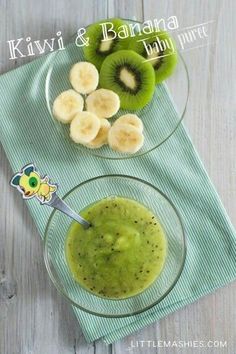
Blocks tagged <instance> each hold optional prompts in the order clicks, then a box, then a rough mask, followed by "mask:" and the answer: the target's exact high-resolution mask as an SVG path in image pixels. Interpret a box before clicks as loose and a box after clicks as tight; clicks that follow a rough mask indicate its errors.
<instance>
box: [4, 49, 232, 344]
mask: <svg viewBox="0 0 236 354" xmlns="http://www.w3.org/2000/svg"><path fill="white" fill-rule="evenodd" d="M49 60H50V55H49V56H46V57H42V58H40V59H38V60H36V61H34V62H32V63H30V64H27V65H25V66H23V67H20V68H18V69H16V70H14V71H11V72H9V73H7V74H4V75H2V76H1V77H0V92H1V95H0V140H1V142H2V145H3V147H4V149H5V151H6V154H7V156H8V159H9V161H10V164H11V166H12V168H13V170H14V171H17V170H18V169H20V168H21V167H22V166H23V165H25V164H26V163H28V162H31V161H33V162H35V163H36V165H37V167H38V169H39V170H40V171H42V173H47V174H48V175H49V176H53V180H54V181H57V182H59V184H60V186H61V188H60V189H59V194H60V195H63V194H64V193H66V192H67V191H69V190H70V189H71V188H72V187H74V186H75V185H77V184H78V183H80V182H82V181H84V180H87V179H89V178H91V177H95V176H98V175H103V174H107V173H109V174H112V173H114V174H116V173H119V174H128V175H133V176H136V177H140V178H142V179H144V180H146V181H148V182H150V183H152V184H154V185H155V186H156V187H158V188H159V189H160V190H162V191H163V192H164V193H165V194H166V195H167V196H168V197H169V198H170V199H171V200H172V201H173V203H174V204H175V206H176V207H177V209H178V210H179V212H180V214H181V216H182V220H183V223H184V227H185V231H186V238H187V258H186V263H185V267H184V270H183V272H182V275H181V277H180V279H179V281H178V282H177V284H176V286H175V287H174V289H173V290H172V291H171V292H170V293H169V295H168V296H167V297H166V298H165V299H164V300H163V301H161V303H159V304H158V305H156V306H155V307H153V308H152V309H150V310H148V311H146V312H145V313H142V314H139V315H136V316H133V317H127V318H121V319H106V318H100V317H97V316H93V315H90V314H87V313H85V312H83V311H81V310H78V309H76V308H74V311H75V314H76V317H77V318H78V321H79V323H80V325H81V327H82V330H83V333H84V335H85V337H86V339H87V340H88V341H93V340H95V339H98V338H102V339H103V340H104V341H105V342H106V343H111V342H114V341H116V340H118V339H120V338H122V337H124V336H126V335H128V334H130V333H132V332H134V331H136V330H138V329H140V328H142V327H144V326H147V325H149V324H150V323H152V322H154V321H157V320H159V319H160V318H162V317H164V316H166V315H168V314H169V313H171V312H173V311H176V310H178V309H179V308H181V307H183V306H185V305H187V304H189V303H191V302H193V301H195V300H196V299H198V298H199V297H200V296H203V295H205V294H207V293H209V292H211V291H213V290H215V289H216V288H218V287H221V286H223V285H225V284H227V283H228V282H230V281H233V280H234V279H235V278H236V234H235V231H234V229H233V226H232V224H231V223H230V220H229V218H228V216H227V214H226V212H225V210H224V207H223V205H222V204H221V201H220V199H219V197H218V195H217V193H216V191H215V189H214V187H213V185H212V183H211V181H210V180H209V177H208V176H207V173H206V171H205V170H204V168H203V166H202V163H201V161H200V159H199V157H198V155H197V152H196V151H195V149H194V147H193V145H192V143H191V141H190V138H189V136H188V134H187V133H186V131H185V129H184V127H183V125H180V127H179V128H178V130H177V131H176V132H175V134H173V135H172V137H171V138H170V139H169V140H168V141H167V142H165V143H164V144H163V145H161V146H160V147H159V148H158V149H156V150H154V151H153V152H151V153H149V154H147V155H145V156H142V157H138V158H134V159H129V160H119V161H117V160H115V161H114V160H105V159H101V158H96V157H92V156H90V155H88V154H86V153H84V152H83V153H82V152H80V151H79V150H77V149H74V148H73V147H72V146H71V145H70V144H69V143H68V142H67V141H65V140H64V139H62V137H61V135H60V134H59V132H58V131H57V130H56V128H55V126H54V123H53V121H52V119H51V117H50V115H49V113H48V111H47V107H46V101H45V94H44V84H45V77H46V73H47V69H48V64H49ZM161 90H162V92H161V94H162V99H163V102H164V103H165V104H166V105H167V106H168V107H169V111H170V113H171V114H173V119H174V118H176V112H175V109H174V107H173V106H171V105H172V103H171V99H170V98H169V96H168V94H167V93H166V92H165V89H164V87H163V88H162V89H161ZM170 107H172V108H171V109H170ZM154 114H155V107H154ZM68 177H69V178H68ZM12 192H13V191H12ZM27 203H28V206H29V209H30V212H31V214H32V217H33V218H34V221H35V223H36V225H37V228H38V230H39V232H40V234H41V236H42V237H43V235H44V230H45V226H46V223H47V221H48V218H49V215H50V213H51V211H52V210H51V209H50V208H47V207H42V206H40V205H39V203H38V202H37V201H36V200H31V201H29V202H27Z"/></svg>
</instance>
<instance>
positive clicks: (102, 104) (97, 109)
mask: <svg viewBox="0 0 236 354" xmlns="http://www.w3.org/2000/svg"><path fill="white" fill-rule="evenodd" d="M86 108H87V110H88V111H89V112H93V113H95V114H96V115H97V116H98V117H99V118H110V117H112V116H114V114H116V113H117V112H118V110H119V108H120V98H119V96H118V95H117V94H116V93H115V92H113V91H111V90H106V89H99V90H96V91H94V92H92V93H91V94H90V95H89V96H88V97H87V99H86Z"/></svg>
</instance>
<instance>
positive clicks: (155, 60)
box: [147, 51, 160, 66]
mask: <svg viewBox="0 0 236 354" xmlns="http://www.w3.org/2000/svg"><path fill="white" fill-rule="evenodd" d="M147 60H150V63H151V64H152V65H153V66H155V65H156V64H157V63H158V62H159V60H160V57H159V56H158V54H157V53H156V52H154V51H153V52H152V53H151V54H149V55H148V56H147Z"/></svg>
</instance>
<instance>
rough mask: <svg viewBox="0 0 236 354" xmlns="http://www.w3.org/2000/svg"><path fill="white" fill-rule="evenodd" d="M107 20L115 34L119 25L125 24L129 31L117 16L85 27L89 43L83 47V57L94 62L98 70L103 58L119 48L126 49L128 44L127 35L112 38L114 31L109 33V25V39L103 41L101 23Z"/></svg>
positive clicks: (108, 27)
mask: <svg viewBox="0 0 236 354" xmlns="http://www.w3.org/2000/svg"><path fill="white" fill-rule="evenodd" d="M107 22H111V23H112V25H113V27H112V30H113V31H115V32H116V34H118V33H119V28H120V27H121V26H126V29H127V31H129V30H128V26H127V24H126V23H125V22H124V21H122V20H121V19H119V18H112V19H107V20H103V21H100V22H97V23H94V24H92V25H90V26H89V27H88V28H87V30H86V38H87V39H89V45H88V46H84V47H83V50H84V56H85V59H86V60H87V61H89V62H90V63H92V64H94V65H95V66H96V68H97V69H98V70H100V68H101V65H102V62H103V60H104V59H105V58H106V57H107V56H108V55H109V54H111V53H113V52H116V51H117V50H120V49H126V48H127V47H128V45H129V37H128V38H124V39H121V38H119V36H118V35H116V37H115V38H114V39H113V36H114V33H113V32H110V33H109V29H110V28H111V25H107V36H108V38H110V39H108V40H105V41H103V39H104V35H103V28H102V24H103V23H107ZM128 33H129V32H128ZM109 34H110V35H109Z"/></svg>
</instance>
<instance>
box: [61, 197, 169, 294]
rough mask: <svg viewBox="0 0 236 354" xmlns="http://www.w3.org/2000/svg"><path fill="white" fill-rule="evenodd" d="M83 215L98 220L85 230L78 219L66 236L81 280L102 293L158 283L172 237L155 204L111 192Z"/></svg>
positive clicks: (126, 291) (132, 291)
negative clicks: (155, 212)
mask: <svg viewBox="0 0 236 354" xmlns="http://www.w3.org/2000/svg"><path fill="white" fill-rule="evenodd" d="M81 215H82V216H83V217H84V218H85V219H86V220H88V221H90V222H91V224H92V226H91V227H90V228H89V229H87V230H85V229H84V228H83V226H81V225H80V224H78V223H76V222H72V224H71V226H70V228H69V231H68V235H67V238H66V259H67V263H68V266H69V269H70V271H71V273H72V275H73V278H74V279H75V280H76V281H77V282H78V283H80V285H81V286H83V287H84V288H86V289H87V290H89V291H91V292H93V293H94V294H96V295H98V296H102V297H106V298H116V299H124V298H127V297H130V296H133V295H136V294H138V293H140V292H142V291H143V290H144V289H146V288H147V287H148V286H149V285H151V284H152V283H153V281H154V280H155V279H156V278H157V277H158V275H159V274H160V272H161V270H162V268H163V265H164V262H165V257H166V248H167V243H166V237H165V234H164V231H163V229H162V227H161V225H160V222H159V221H158V219H157V218H156V216H155V215H153V213H152V212H151V210H149V209H148V208H147V207H145V206H144V205H142V204H140V203H138V202H136V201H135V200H132V199H127V198H123V197H109V198H106V199H102V200H100V201H98V202H96V203H94V204H92V205H89V206H88V207H87V208H86V209H84V210H83V211H82V212H81Z"/></svg>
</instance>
